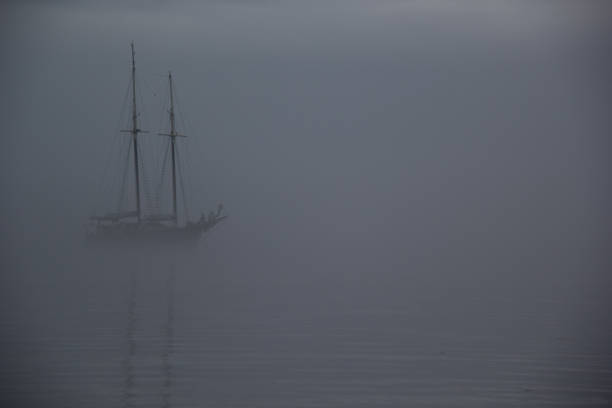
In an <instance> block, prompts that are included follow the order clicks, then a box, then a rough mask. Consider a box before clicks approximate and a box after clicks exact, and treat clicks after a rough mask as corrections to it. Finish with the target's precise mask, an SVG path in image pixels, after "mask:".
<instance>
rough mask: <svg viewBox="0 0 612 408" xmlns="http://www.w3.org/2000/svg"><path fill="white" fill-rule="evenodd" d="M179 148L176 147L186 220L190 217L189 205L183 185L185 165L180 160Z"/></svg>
mask: <svg viewBox="0 0 612 408" xmlns="http://www.w3.org/2000/svg"><path fill="white" fill-rule="evenodd" d="M178 152H179V149H176V156H177V160H176V161H177V162H178V173H179V184H180V185H181V193H182V195H183V209H184V210H185V221H187V220H188V219H189V208H188V207H187V200H186V199H185V186H184V185H183V167H182V166H181V161H180V160H179V158H178V156H179V154H178Z"/></svg>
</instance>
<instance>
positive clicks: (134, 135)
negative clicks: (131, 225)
mask: <svg viewBox="0 0 612 408" xmlns="http://www.w3.org/2000/svg"><path fill="white" fill-rule="evenodd" d="M131 46H132V130H131V132H130V133H132V140H133V141H134V175H135V177H136V213H137V216H138V222H140V219H141V210H140V177H139V174H138V140H137V139H138V137H137V136H138V132H140V129H138V123H137V121H138V112H137V110H136V64H135V62H134V42H132V43H131Z"/></svg>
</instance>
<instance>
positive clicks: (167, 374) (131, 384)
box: [122, 263, 175, 408]
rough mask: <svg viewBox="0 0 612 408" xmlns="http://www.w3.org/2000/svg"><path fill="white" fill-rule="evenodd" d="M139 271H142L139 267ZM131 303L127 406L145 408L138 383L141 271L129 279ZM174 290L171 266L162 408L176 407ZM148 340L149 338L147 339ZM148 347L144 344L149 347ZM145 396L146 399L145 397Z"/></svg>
mask: <svg viewBox="0 0 612 408" xmlns="http://www.w3.org/2000/svg"><path fill="white" fill-rule="evenodd" d="M137 269H138V268H137ZM128 285H129V290H128V302H127V325H126V331H125V356H124V359H123V363H122V369H123V377H124V382H123V398H122V402H123V406H124V407H125V408H133V407H135V406H137V405H141V403H139V402H138V401H137V400H138V399H139V398H137V390H136V385H137V384H136V383H137V382H138V380H139V378H138V374H137V373H138V370H137V367H136V363H135V362H136V360H137V356H136V352H137V350H138V347H137V344H136V343H137V342H136V338H137V333H136V331H137V327H136V325H137V320H138V319H137V313H136V306H137V304H136V298H137V295H138V291H139V280H138V270H135V271H132V273H131V274H130V278H129V283H128ZM174 287H175V266H174V263H172V264H171V265H170V267H169V268H168V272H167V277H166V281H165V294H166V299H165V300H166V316H165V323H164V325H163V330H162V335H163V343H162V350H161V377H162V385H161V399H162V401H161V406H162V407H163V408H171V407H172V397H173V395H172V387H173V385H174V381H175V378H174V367H173V365H172V354H173V351H174V304H175V303H174V302H175V296H174ZM144 339H146V337H144ZM147 346H148V345H143V347H144V348H146V347H147ZM143 397H144V396H143Z"/></svg>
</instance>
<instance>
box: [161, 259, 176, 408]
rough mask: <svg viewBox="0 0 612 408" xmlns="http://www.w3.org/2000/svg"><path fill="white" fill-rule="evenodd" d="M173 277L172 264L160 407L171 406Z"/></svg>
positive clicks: (168, 287) (168, 286) (173, 268)
mask: <svg viewBox="0 0 612 408" xmlns="http://www.w3.org/2000/svg"><path fill="white" fill-rule="evenodd" d="M174 279H175V265H174V264H172V265H171V266H170V270H169V271H168V278H167V280H166V299H167V312H166V325H165V327H164V338H165V341H164V349H163V351H162V370H163V374H164V385H163V393H162V397H163V400H162V407H164V408H170V407H171V404H170V403H171V399H172V383H173V382H174V375H173V370H172V363H171V361H170V359H171V355H172V349H173V345H174Z"/></svg>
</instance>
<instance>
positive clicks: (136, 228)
mask: <svg viewBox="0 0 612 408" xmlns="http://www.w3.org/2000/svg"><path fill="white" fill-rule="evenodd" d="M131 49H132V75H131V84H130V85H131V92H130V93H131V100H132V108H131V129H128V130H122V132H125V133H129V134H130V136H131V141H130V145H129V151H128V155H127V157H126V163H125V164H126V166H125V169H126V170H127V168H128V167H129V166H128V165H129V164H131V163H129V162H133V169H134V191H133V194H134V196H133V197H134V203H133V204H132V206H135V207H136V208H135V209H134V208H133V207H132V209H129V210H127V211H126V210H123V211H122V210H120V209H117V211H115V212H108V213H106V214H104V215H94V216H91V217H90V218H89V223H88V226H87V239H88V240H89V241H110V242H113V241H135V242H189V241H191V242H193V241H197V240H198V239H200V238H201V237H202V236H203V235H204V234H206V233H207V232H208V231H210V230H211V229H212V228H213V227H214V226H215V225H217V224H218V223H220V222H221V221H223V220H224V219H226V218H227V215H224V214H223V213H222V212H223V205H222V204H219V205H218V207H217V209H216V211H210V212H209V213H208V214H207V215H206V214H204V213H202V215H201V216H200V218H199V219H198V220H189V217H188V215H187V214H184V215H183V216H182V217H179V213H178V209H177V173H178V172H177V164H178V151H177V138H178V137H181V138H183V137H185V136H184V135H182V134H179V133H178V132H177V130H176V123H175V108H174V93H173V84H172V74H171V73H168V83H169V94H170V95H169V96H170V109H169V110H168V114H169V118H170V131H169V132H168V133H159V135H162V136H166V137H168V138H169V145H168V150H169V152H170V168H171V199H172V208H171V211H170V212H169V213H147V212H145V211H143V207H142V200H141V182H142V180H141V178H142V175H141V174H140V170H141V164H140V163H141V160H142V157H141V158H140V160H139V154H141V153H142V152H140V151H139V144H138V140H139V134H140V133H146V132H145V131H143V130H141V129H140V128H139V126H138V116H139V115H138V110H137V106H136V99H137V98H136V64H135V60H134V55H135V53H134V44H133V43H132V44H131ZM166 152H167V151H166ZM166 158H167V155H166V156H165V157H164V169H165V164H166V162H165V160H166ZM126 176H127V174H126V173H124V174H123V183H122V186H123V187H125V185H126V183H125V178H126ZM178 176H179V177H182V175H181V174H178ZM162 178H163V174H162ZM181 186H182V182H181ZM124 194H125V191H124V188H122V191H121V196H122V197H123V196H124ZM183 194H184V189H183ZM183 200H185V197H183ZM119 201H120V203H121V201H122V199H120V200H119ZM179 220H180V221H179Z"/></svg>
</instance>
